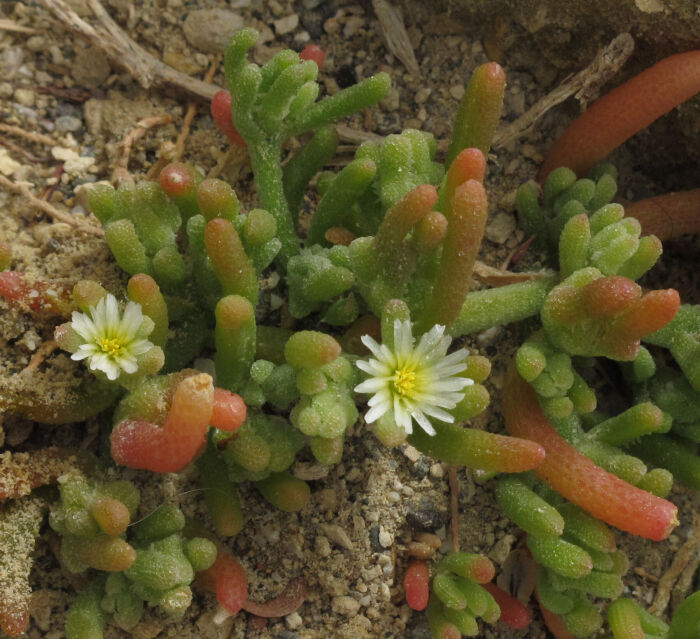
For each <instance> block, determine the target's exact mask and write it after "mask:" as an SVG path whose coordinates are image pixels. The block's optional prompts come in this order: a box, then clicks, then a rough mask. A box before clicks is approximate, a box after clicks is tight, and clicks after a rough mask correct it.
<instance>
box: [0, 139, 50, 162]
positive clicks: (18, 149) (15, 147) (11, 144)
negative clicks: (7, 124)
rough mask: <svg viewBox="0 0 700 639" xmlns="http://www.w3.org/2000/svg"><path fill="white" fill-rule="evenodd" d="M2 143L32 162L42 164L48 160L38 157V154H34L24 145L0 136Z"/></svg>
mask: <svg viewBox="0 0 700 639" xmlns="http://www.w3.org/2000/svg"><path fill="white" fill-rule="evenodd" d="M0 145H2V146H4V147H5V148H6V149H8V150H10V151H13V152H14V153H17V154H18V155H21V156H22V157H23V158H24V159H25V160H27V161H28V162H31V163H32V164H40V163H42V162H46V160H44V159H42V158H38V157H37V156H36V155H33V154H32V153H30V152H29V151H27V149H25V148H24V147H21V146H19V144H15V143H14V142H10V141H9V140H6V139H5V138H0Z"/></svg>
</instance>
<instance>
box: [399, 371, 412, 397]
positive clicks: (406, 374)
mask: <svg viewBox="0 0 700 639" xmlns="http://www.w3.org/2000/svg"><path fill="white" fill-rule="evenodd" d="M394 389H395V390H396V392H397V393H398V394H399V395H404V396H406V397H411V396H413V395H414V394H415V389H416V374H415V373H414V372H413V371H407V370H406V369H403V368H400V369H399V370H397V371H396V375H394Z"/></svg>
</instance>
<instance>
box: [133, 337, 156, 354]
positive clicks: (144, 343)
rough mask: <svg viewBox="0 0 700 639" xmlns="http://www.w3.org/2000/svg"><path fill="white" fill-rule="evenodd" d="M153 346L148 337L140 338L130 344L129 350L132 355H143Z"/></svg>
mask: <svg viewBox="0 0 700 639" xmlns="http://www.w3.org/2000/svg"><path fill="white" fill-rule="evenodd" d="M152 348H153V343H152V342H149V341H148V340H147V339H138V340H136V341H135V342H132V343H131V344H129V347H128V351H129V353H130V354H131V355H134V356H135V355H143V354H144V353H147V352H148V351H150V350H151V349H152Z"/></svg>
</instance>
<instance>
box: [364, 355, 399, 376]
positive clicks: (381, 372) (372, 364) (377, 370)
mask: <svg viewBox="0 0 700 639" xmlns="http://www.w3.org/2000/svg"><path fill="white" fill-rule="evenodd" d="M355 363H356V364H357V368H359V369H360V370H361V371H364V372H365V373H368V374H369V375H371V376H372V377H389V376H391V374H392V370H391V368H390V367H389V366H387V365H386V364H383V363H381V362H378V361H377V360H376V359H370V360H363V359H360V360H357V362H355Z"/></svg>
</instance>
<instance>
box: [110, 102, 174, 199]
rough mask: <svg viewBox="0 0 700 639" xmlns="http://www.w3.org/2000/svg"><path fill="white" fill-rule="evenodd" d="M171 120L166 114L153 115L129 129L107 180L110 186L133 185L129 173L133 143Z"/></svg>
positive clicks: (120, 144) (132, 179)
mask: <svg viewBox="0 0 700 639" xmlns="http://www.w3.org/2000/svg"><path fill="white" fill-rule="evenodd" d="M172 121H173V118H172V117H171V116H170V115H168V114H167V113H166V114H161V115H153V116H151V117H150V118H144V119H143V120H139V121H138V122H137V123H136V126H135V127H134V128H133V129H131V131H129V132H128V133H127V134H126V135H125V136H124V139H123V140H122V141H121V142H120V143H119V145H118V147H117V149H118V154H117V160H116V162H115V163H114V169H113V170H112V175H111V177H110V179H109V181H110V182H112V184H114V185H115V186H116V185H119V184H123V183H129V182H131V183H133V181H134V178H133V177H132V176H131V173H129V169H128V165H129V154H130V153H131V147H132V146H133V144H134V142H136V141H137V140H140V139H141V138H142V137H143V136H144V135H146V132H147V131H148V130H149V129H152V128H153V127H156V126H163V125H164V124H170V123H171V122H172Z"/></svg>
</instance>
